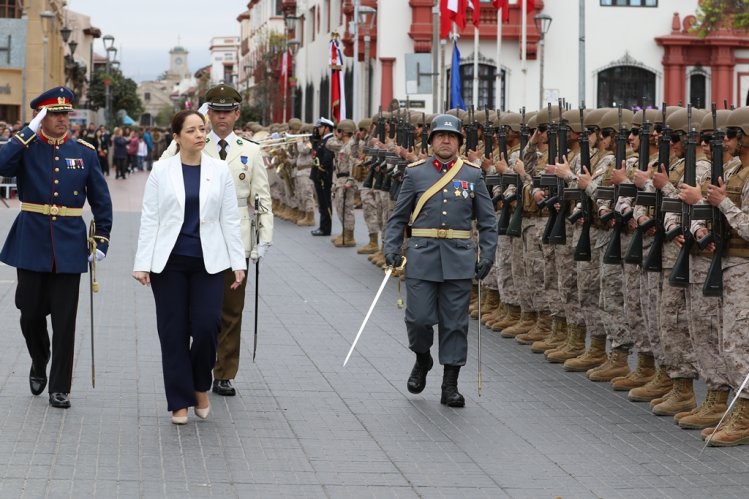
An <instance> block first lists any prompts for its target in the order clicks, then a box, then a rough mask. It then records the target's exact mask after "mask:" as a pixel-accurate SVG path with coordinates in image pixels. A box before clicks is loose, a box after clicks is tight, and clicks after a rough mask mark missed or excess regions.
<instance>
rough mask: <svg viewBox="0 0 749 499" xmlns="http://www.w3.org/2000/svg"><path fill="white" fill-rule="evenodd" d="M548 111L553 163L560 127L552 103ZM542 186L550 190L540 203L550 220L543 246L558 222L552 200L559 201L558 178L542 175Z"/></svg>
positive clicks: (549, 142)
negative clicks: (545, 209) (554, 116)
mask: <svg viewBox="0 0 749 499" xmlns="http://www.w3.org/2000/svg"><path fill="white" fill-rule="evenodd" d="M547 109H548V113H549V124H548V129H547V130H548V131H547V132H546V137H547V143H548V145H549V148H548V153H547V155H546V157H547V161H553V160H555V159H556V157H557V132H558V130H559V126H558V124H557V123H555V122H554V121H553V120H552V117H551V102H549V103H548V108H547ZM560 118H561V116H560ZM565 152H566V151H565ZM540 186H541V187H547V188H548V189H549V196H548V197H547V198H546V199H544V200H543V201H541V202H540V203H538V206H539V208H541V209H544V208H548V209H549V219H548V220H547V221H546V227H544V233H543V236H542V238H541V242H542V243H543V244H549V237H550V236H551V229H553V228H554V224H555V223H556V220H557V210H556V208H554V203H552V202H551V201H552V200H553V201H554V202H556V199H557V196H556V189H557V176H556V175H548V174H541V178H540Z"/></svg>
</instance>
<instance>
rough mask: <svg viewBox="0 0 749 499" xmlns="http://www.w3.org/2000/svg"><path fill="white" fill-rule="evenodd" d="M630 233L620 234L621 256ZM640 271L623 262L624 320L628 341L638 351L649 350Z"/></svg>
mask: <svg viewBox="0 0 749 499" xmlns="http://www.w3.org/2000/svg"><path fill="white" fill-rule="evenodd" d="M631 240H632V235H631V234H622V256H624V255H625V254H626V252H627V248H629V243H630V241H631ZM641 274H642V271H641V269H640V267H639V266H638V265H632V264H629V263H625V264H624V282H623V284H622V292H623V293H624V321H625V324H626V325H627V328H628V330H629V334H628V336H629V341H630V343H632V344H634V346H635V348H636V349H637V351H638V352H640V353H649V352H650V341H649V340H648V335H647V332H646V331H645V319H644V317H643V311H642V304H641V303H640V275H641Z"/></svg>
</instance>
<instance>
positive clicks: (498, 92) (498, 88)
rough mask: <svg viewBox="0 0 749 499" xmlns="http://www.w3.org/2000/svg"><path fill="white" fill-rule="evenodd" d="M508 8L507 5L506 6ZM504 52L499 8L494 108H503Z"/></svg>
mask: <svg viewBox="0 0 749 499" xmlns="http://www.w3.org/2000/svg"><path fill="white" fill-rule="evenodd" d="M505 8H507V7H505ZM501 52H502V16H501V15H500V11H499V9H497V52H496V58H495V61H497V69H496V70H495V74H494V80H495V82H494V95H495V97H494V108H496V109H501V110H502V111H504V109H503V108H502V66H501V64H500V63H499V61H500V57H501V56H500V54H501Z"/></svg>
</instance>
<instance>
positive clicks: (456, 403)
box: [384, 114, 497, 407]
mask: <svg viewBox="0 0 749 499" xmlns="http://www.w3.org/2000/svg"><path fill="white" fill-rule="evenodd" d="M460 130H461V123H460V120H459V119H457V118H456V117H454V116H450V115H444V114H442V115H438V116H436V117H435V118H434V119H433V120H432V127H431V133H430V134H429V142H430V143H431V145H432V151H433V156H430V157H427V158H426V159H423V160H420V161H417V162H415V163H412V164H411V165H409V167H408V168H406V174H405V178H404V180H403V185H402V187H401V190H400V194H399V195H398V200H397V201H396V204H395V208H394V210H393V212H392V214H391V215H390V218H389V219H388V223H387V227H386V228H385V233H384V244H385V260H386V263H387V264H388V265H392V266H395V267H398V266H400V264H401V263H402V261H403V260H402V256H401V254H400V252H401V245H402V243H403V235H404V229H405V228H406V227H407V226H408V228H409V229H410V232H411V237H410V239H409V240H408V243H407V248H406V257H407V261H408V265H407V268H406V295H407V299H408V304H407V306H406V317H405V322H406V329H407V331H408V342H409V348H410V349H411V350H412V351H413V352H414V353H416V364H415V365H414V367H413V370H412V371H411V376H410V377H409V379H408V391H409V392H411V393H420V392H421V391H422V390H424V387H425V386H426V376H427V373H428V372H429V370H430V369H431V368H432V365H433V361H432V356H431V354H430V349H431V346H432V343H433V341H434V330H433V326H434V325H435V324H437V325H438V329H439V362H440V364H442V365H444V377H443V380H442V398H441V400H440V402H441V403H442V404H446V405H448V406H450V407H463V406H464V405H465V399H464V398H463V396H462V395H461V394H460V393H459V392H458V375H459V373H460V368H461V367H462V366H464V365H465V363H466V352H467V348H468V340H467V335H468V322H469V316H468V304H469V301H470V297H471V279H472V278H474V277H475V278H476V279H479V280H480V279H483V278H484V277H486V275H487V274H488V273H489V270H490V269H491V266H492V264H493V262H494V252H495V250H496V248H497V230H496V217H495V215H494V207H493V206H492V201H491V197H490V196H489V191H488V190H487V188H486V184H485V183H484V179H483V177H482V173H481V169H480V168H479V167H478V166H476V165H474V164H472V163H468V162H465V161H463V160H461V159H459V158H458V150H459V148H460V146H461V144H462V142H463V135H462V134H461V131H460ZM474 220H475V221H476V229H477V230H478V233H479V248H478V250H479V252H478V257H477V253H476V244H475V243H474V242H473V241H472V240H471V227H472V223H473V221H474Z"/></svg>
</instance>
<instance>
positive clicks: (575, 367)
mask: <svg viewBox="0 0 749 499" xmlns="http://www.w3.org/2000/svg"><path fill="white" fill-rule="evenodd" d="M604 362H606V337H605V336H591V337H590V346H589V347H588V349H587V350H585V351H584V352H583V353H582V354H581V355H578V356H577V357H575V358H572V359H567V360H565V361H564V370H565V371H572V372H583V371H587V370H589V369H592V368H594V367H598V366H600V365H601V364H603V363H604Z"/></svg>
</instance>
